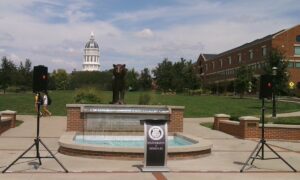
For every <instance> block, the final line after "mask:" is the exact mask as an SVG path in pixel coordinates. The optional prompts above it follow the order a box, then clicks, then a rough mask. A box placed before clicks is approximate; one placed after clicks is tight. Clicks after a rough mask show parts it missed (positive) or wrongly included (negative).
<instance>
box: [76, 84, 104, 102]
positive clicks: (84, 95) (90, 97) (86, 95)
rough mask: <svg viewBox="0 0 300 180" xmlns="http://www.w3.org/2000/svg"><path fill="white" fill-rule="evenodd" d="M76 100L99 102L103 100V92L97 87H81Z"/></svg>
mask: <svg viewBox="0 0 300 180" xmlns="http://www.w3.org/2000/svg"><path fill="white" fill-rule="evenodd" d="M74 101H75V103H80V104H99V103H101V101H102V98H101V92H100V91H98V90H97V89H95V88H81V89H79V90H77V91H76V93H75V96H74Z"/></svg>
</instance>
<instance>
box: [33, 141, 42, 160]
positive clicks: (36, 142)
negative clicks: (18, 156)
mask: <svg viewBox="0 0 300 180" xmlns="http://www.w3.org/2000/svg"><path fill="white" fill-rule="evenodd" d="M34 142H35V147H36V158H38V160H39V164H40V165H42V161H41V156H40V147H39V140H38V139H35V140H34Z"/></svg>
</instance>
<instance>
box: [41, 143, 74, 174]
mask: <svg viewBox="0 0 300 180" xmlns="http://www.w3.org/2000/svg"><path fill="white" fill-rule="evenodd" d="M39 142H40V143H41V144H42V145H43V146H44V148H45V149H46V150H47V151H48V152H49V153H50V154H51V156H52V157H53V158H54V159H55V160H56V162H57V163H58V164H59V165H60V166H61V167H62V168H63V169H64V170H65V172H66V173H68V172H69V171H68V170H67V169H66V168H65V167H64V165H63V164H62V163H61V162H60V161H59V160H58V159H57V158H56V157H55V155H54V154H53V153H52V152H51V151H50V150H49V149H48V147H47V146H46V145H45V144H44V143H43V141H42V140H41V139H39Z"/></svg>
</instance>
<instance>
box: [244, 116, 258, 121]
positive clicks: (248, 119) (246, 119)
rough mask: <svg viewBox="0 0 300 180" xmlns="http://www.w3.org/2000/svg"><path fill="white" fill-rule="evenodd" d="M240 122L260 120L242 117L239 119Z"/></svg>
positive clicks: (252, 117)
mask: <svg viewBox="0 0 300 180" xmlns="http://www.w3.org/2000/svg"><path fill="white" fill-rule="evenodd" d="M239 120H240V121H259V118H257V117H254V116H242V117H239Z"/></svg>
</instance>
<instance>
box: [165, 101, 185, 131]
mask: <svg viewBox="0 0 300 180" xmlns="http://www.w3.org/2000/svg"><path fill="white" fill-rule="evenodd" d="M170 109H171V114H170V121H169V124H168V126H169V127H168V129H169V132H183V113H184V107H183V106H170Z"/></svg>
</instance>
